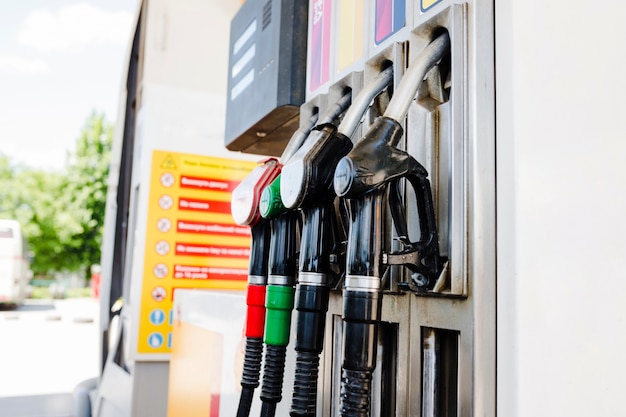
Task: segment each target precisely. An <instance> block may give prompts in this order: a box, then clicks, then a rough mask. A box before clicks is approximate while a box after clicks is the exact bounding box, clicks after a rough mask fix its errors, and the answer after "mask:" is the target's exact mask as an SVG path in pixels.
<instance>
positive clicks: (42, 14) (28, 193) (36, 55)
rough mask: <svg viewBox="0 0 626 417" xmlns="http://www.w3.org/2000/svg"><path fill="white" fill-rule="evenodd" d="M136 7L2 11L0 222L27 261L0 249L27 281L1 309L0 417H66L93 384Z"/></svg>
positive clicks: (35, 4) (105, 4) (106, 4)
mask: <svg viewBox="0 0 626 417" xmlns="http://www.w3.org/2000/svg"><path fill="white" fill-rule="evenodd" d="M137 7H138V2H137V1H135V0H112V1H96V0H52V1H48V0H46V1H43V0H25V1H18V2H13V1H11V2H7V1H4V2H0V219H15V220H17V221H18V222H19V223H20V224H21V233H20V234H21V236H22V237H23V242H22V243H21V244H18V246H22V247H21V248H20V249H21V250H20V249H18V253H20V254H21V255H23V256H24V259H26V260H27V261H29V262H30V264H29V265H28V264H26V266H23V265H20V264H18V263H17V262H14V261H12V260H10V259H5V256H4V255H7V257H8V256H9V251H10V249H11V248H10V243H9V239H0V246H2V253H3V255H2V259H0V264H1V266H2V274H3V275H5V274H10V273H11V272H9V271H10V270H12V269H17V268H22V271H21V272H20V273H21V274H22V275H24V276H25V277H27V279H28V281H27V282H26V283H24V284H25V285H23V286H21V287H20V288H19V289H18V290H17V291H19V292H20V294H19V295H18V298H17V299H11V300H8V301H10V303H9V304H2V307H0V335H1V336H0V339H1V340H2V344H1V345H0V369H2V378H1V379H0V415H2V416H13V417H17V416H23V415H35V416H37V415H38V416H43V415H67V414H68V413H69V412H71V410H73V403H72V395H71V393H72V390H73V389H74V387H75V386H76V384H77V383H78V382H80V381H82V380H85V379H87V378H91V377H93V376H95V375H97V373H98V349H99V336H98V331H97V330H98V327H97V326H98V319H99V317H98V315H99V310H98V308H99V305H98V284H99V276H100V275H99V274H100V267H99V265H98V263H99V261H100V254H101V251H100V245H101V241H102V227H103V222H104V207H105V199H106V178H107V176H108V171H109V159H110V152H111V145H112V139H113V126H114V124H115V118H116V113H117V107H118V100H119V95H120V83H121V79H122V76H123V74H124V65H125V64H126V61H127V59H128V58H127V53H126V51H127V48H128V45H129V38H130V36H131V29H132V26H133V22H134V20H135V19H136V17H135V14H136V9H137ZM0 222H2V220H0ZM10 226H11V225H10V224H9V223H2V224H0V229H1V230H3V231H4V232H5V233H15V237H17V235H18V232H17V231H15V230H14V231H13V232H12V231H11V227H10ZM13 240H15V239H13ZM2 281H3V282H4V281H5V280H4V279H3V280H2ZM6 290H7V291H4V289H3V290H2V291H0V293H1V294H0V298H2V296H7V297H8V295H7V294H9V293H10V291H11V289H6ZM24 297H25V298H24ZM0 301H3V300H0ZM4 301H7V300H4ZM13 301H18V302H19V303H20V305H18V306H16V305H14V304H13Z"/></svg>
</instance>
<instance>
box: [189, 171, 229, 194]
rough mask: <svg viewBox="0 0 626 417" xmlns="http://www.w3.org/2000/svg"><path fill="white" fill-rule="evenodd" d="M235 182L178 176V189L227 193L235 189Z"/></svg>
mask: <svg viewBox="0 0 626 417" xmlns="http://www.w3.org/2000/svg"><path fill="white" fill-rule="evenodd" d="M238 184H239V182H237V181H225V180H215V179H212V178H203V177H190V176H187V175H181V176H180V188H193V189H196V190H211V191H228V192H231V191H233V190H234V189H235V187H237V185H238Z"/></svg>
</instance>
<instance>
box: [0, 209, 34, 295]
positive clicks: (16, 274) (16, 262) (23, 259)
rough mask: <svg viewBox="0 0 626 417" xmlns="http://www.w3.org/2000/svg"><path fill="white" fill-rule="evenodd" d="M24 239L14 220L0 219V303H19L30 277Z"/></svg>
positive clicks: (24, 293) (18, 225)
mask: <svg viewBox="0 0 626 417" xmlns="http://www.w3.org/2000/svg"><path fill="white" fill-rule="evenodd" d="M27 252H28V248H27V245H26V239H24V237H23V236H22V229H21V227H20V224H19V223H18V222H17V221H16V220H0V304H16V305H17V304H21V303H22V302H23V301H24V298H26V287H27V285H28V281H29V280H30V278H31V270H30V263H29V260H28V256H27Z"/></svg>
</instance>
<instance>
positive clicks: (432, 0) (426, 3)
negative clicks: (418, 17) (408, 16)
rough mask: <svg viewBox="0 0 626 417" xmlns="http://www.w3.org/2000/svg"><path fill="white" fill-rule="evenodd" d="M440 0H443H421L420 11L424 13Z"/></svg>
mask: <svg viewBox="0 0 626 417" xmlns="http://www.w3.org/2000/svg"><path fill="white" fill-rule="evenodd" d="M439 2H441V0H420V11H421V12H422V13H423V12H425V11H426V10H428V9H430V8H431V7H433V6H434V5H435V4H437V3H439Z"/></svg>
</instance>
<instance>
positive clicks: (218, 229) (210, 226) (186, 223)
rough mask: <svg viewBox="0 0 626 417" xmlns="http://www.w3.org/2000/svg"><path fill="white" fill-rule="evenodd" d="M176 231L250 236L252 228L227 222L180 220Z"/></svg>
mask: <svg viewBox="0 0 626 417" xmlns="http://www.w3.org/2000/svg"><path fill="white" fill-rule="evenodd" d="M176 231H177V232H179V233H200V234H211V235H228V236H250V228H249V227H243V226H232V225H225V224H216V223H207V222H196V221H191V220H178V222H177V223H176Z"/></svg>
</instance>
